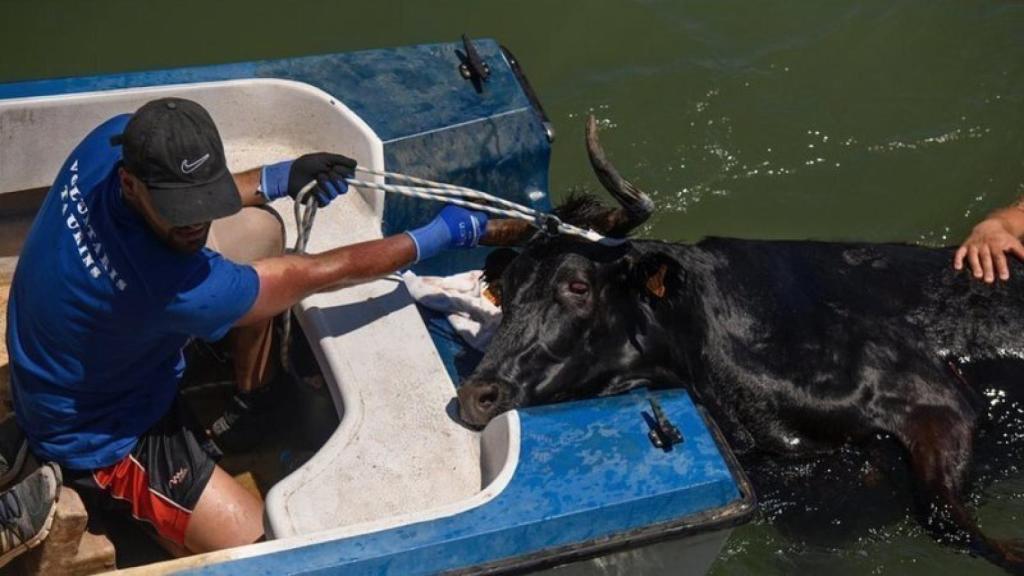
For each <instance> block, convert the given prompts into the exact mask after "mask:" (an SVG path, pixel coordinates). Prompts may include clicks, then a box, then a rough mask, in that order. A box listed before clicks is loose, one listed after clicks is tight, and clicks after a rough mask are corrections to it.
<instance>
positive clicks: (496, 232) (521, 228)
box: [480, 218, 537, 246]
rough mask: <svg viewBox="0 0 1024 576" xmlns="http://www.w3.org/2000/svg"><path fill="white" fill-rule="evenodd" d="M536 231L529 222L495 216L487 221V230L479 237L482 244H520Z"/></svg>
mask: <svg viewBox="0 0 1024 576" xmlns="http://www.w3.org/2000/svg"><path fill="white" fill-rule="evenodd" d="M535 232H537V229H536V228H534V227H533V226H532V225H531V224H530V222H527V221H525V220H515V219H512V218H495V219H493V220H491V221H489V222H488V223H487V232H485V233H484V237H483V238H481V239H480V243H481V244H483V245H484V246H521V245H523V244H525V243H526V241H527V240H529V239H530V237H531V236H533V234H534V233H535Z"/></svg>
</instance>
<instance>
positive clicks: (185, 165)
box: [110, 98, 242, 226]
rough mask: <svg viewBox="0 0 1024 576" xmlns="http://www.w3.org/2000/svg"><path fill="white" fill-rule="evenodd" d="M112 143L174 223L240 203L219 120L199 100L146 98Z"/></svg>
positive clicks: (225, 211) (209, 216)
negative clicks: (218, 125) (225, 155)
mask: <svg viewBox="0 0 1024 576" xmlns="http://www.w3.org/2000/svg"><path fill="white" fill-rule="evenodd" d="M110 143H111V144H113V145H115V146H116V145H120V146H122V150H123V153H124V167H125V169H126V170H128V171H129V172H131V173H132V174H134V175H135V176H136V177H138V178H139V179H140V180H142V181H143V182H144V183H145V184H146V188H148V189H149V193H150V196H151V198H152V200H153V206H154V207H155V208H156V210H157V212H159V213H160V215H161V216H162V217H163V218H164V219H165V220H167V221H168V222H169V223H170V224H171V225H172V226H188V225H191V224H198V223H200V222H209V221H210V220H216V219H217V218H223V217H225V216H230V215H232V214H234V213H235V212H238V211H239V210H241V209H242V200H241V198H240V197H239V195H238V187H237V186H235V180H234V178H233V177H232V176H231V172H229V171H228V166H227V162H226V160H225V159H224V144H223V143H222V142H221V140H220V134H219V133H218V132H217V126H216V125H214V123H213V118H210V114H209V113H208V112H207V111H206V109H205V108H203V107H202V106H200V105H199V104H197V103H195V102H193V101H191V100H185V99H184V98H161V99H159V100H153V101H151V102H148V103H146V104H145V105H143V106H142V108H139V109H138V110H137V111H136V112H135V114H134V115H133V116H132V118H131V120H129V121H128V125H127V126H125V129H124V133H123V134H119V135H117V136H114V137H113V138H111V140H110Z"/></svg>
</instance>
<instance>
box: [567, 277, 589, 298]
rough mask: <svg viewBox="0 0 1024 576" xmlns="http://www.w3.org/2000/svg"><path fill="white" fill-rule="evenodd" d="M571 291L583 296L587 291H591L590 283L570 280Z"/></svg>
mask: <svg viewBox="0 0 1024 576" xmlns="http://www.w3.org/2000/svg"><path fill="white" fill-rule="evenodd" d="M569 292H572V293H573V294H576V295H577V296H583V295H584V294H586V293H587V292H590V285H589V284H587V283H586V282H582V281H580V280H573V281H572V282H569Z"/></svg>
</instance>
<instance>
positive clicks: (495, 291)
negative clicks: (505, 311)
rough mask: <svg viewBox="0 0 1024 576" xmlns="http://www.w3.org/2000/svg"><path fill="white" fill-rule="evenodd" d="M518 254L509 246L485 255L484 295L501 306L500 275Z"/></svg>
mask: <svg viewBox="0 0 1024 576" xmlns="http://www.w3.org/2000/svg"><path fill="white" fill-rule="evenodd" d="M518 256H519V252H517V251H515V250H513V249H511V248H498V249H497V250H494V251H492V252H491V253H490V254H488V255H487V260H485V261H484V276H483V280H484V282H486V283H487V291H486V293H485V294H484V296H485V297H486V298H487V299H488V300H490V301H491V303H492V304H494V305H495V306H497V307H499V308H501V288H502V284H503V283H502V280H501V277H502V275H503V274H504V273H505V269H506V268H508V265H509V264H511V263H512V261H513V260H515V259H516V258H517V257H518Z"/></svg>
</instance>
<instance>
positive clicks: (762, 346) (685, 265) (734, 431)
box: [459, 122, 1024, 572]
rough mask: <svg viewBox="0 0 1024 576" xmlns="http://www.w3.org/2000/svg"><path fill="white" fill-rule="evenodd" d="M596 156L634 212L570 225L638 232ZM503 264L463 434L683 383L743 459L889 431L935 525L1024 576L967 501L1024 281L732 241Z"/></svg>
mask: <svg viewBox="0 0 1024 576" xmlns="http://www.w3.org/2000/svg"><path fill="white" fill-rule="evenodd" d="M588 144H589V145H590V146H591V157H592V160H593V161H594V165H595V168H596V169H598V174H599V176H600V177H601V180H602V182H603V183H605V185H606V187H608V188H609V189H610V190H611V191H612V193H613V194H614V195H615V196H616V197H617V198H619V199H620V201H621V202H623V204H624V208H619V209H617V210H611V209H607V208H603V207H600V206H597V205H596V204H595V203H594V202H593V201H592V200H590V199H587V198H577V199H575V200H574V201H571V202H570V205H569V206H563V207H562V208H561V209H560V214H561V215H562V216H563V217H564V218H565V219H567V220H569V221H575V222H576V223H579V224H583V225H590V226H593V227H595V228H598V229H603V230H604V231H605V232H609V233H612V234H618V235H622V234H625V233H628V230H629V229H630V228H632V227H635V226H636V225H637V224H638V223H639V222H641V221H642V220H643V219H644V218H645V217H646V215H644V214H642V212H644V209H646V210H647V212H648V213H649V211H650V209H651V208H652V207H653V206H652V205H651V204H650V202H649V200H647V199H646V197H645V196H643V193H642V192H639V191H638V190H636V189H635V188H633V187H632V186H631V185H629V183H628V182H625V181H624V180H621V178H620V177H619V176H618V174H617V173H615V172H614V169H613V168H611V166H610V165H609V164H607V162H606V161H605V160H604V158H603V154H601V152H600V148H599V146H598V145H597V141H596V132H595V131H594V127H593V122H592V123H591V125H590V129H589V130H588ZM641 204H643V205H642V206H641ZM638 206H640V208H638ZM498 228H501V224H499V225H498V226H496V229H498ZM498 237H501V240H500V241H501V242H502V243H510V242H513V241H515V239H516V238H518V240H519V241H522V236H521V235H520V236H518V237H515V235H514V234H511V233H509V232H508V231H507V230H502V231H500V232H495V234H494V235H493V237H492V238H491V239H492V240H494V239H495V238H498ZM495 243H497V242H495ZM506 260H507V261H506V262H504V263H503V264H501V265H500V266H496V265H492V266H490V267H489V269H488V270H487V275H488V277H490V278H492V279H493V280H494V281H495V282H496V284H497V286H498V287H500V293H501V305H502V308H503V313H504V316H503V319H502V323H501V326H500V328H499V329H498V332H497V334H496V335H495V337H494V340H493V341H492V343H491V345H490V348H489V349H488V351H487V353H486V355H485V356H484V358H483V360H482V361H481V362H480V364H479V366H478V367H477V369H476V370H475V372H474V373H473V374H472V376H471V377H470V378H468V379H467V381H466V382H464V383H463V385H462V387H461V388H460V390H459V403H460V415H461V417H462V419H463V420H464V421H465V422H467V423H468V424H471V425H474V426H482V425H484V424H486V423H487V422H488V421H489V420H490V419H491V418H493V417H494V416H495V415H497V414H498V413H500V412H503V411H505V410H508V409H512V408H516V407H522V406H530V405H536V404H545V403H552V402H558V401H564V400H571V399H578V398H585V397H593V396H600V395H607V394H615V393H618V392H623V391H625V390H628V389H630V388H634V387H637V386H664V385H672V386H684V387H686V388H687V389H689V390H690V391H691V393H692V394H693V395H694V397H695V398H696V399H697V400H698V401H699V402H701V403H703V404H704V405H705V406H706V407H707V408H708V409H709V410H710V412H711V414H712V415H713V417H714V418H715V419H716V421H717V422H718V423H719V425H720V426H721V427H722V428H723V430H724V431H725V433H726V435H727V437H728V438H729V440H730V443H731V444H732V446H733V448H734V449H736V450H737V451H738V452H740V453H752V452H753V453H761V454H770V455H778V456H786V457H805V456H811V455H817V454H822V453H827V452H833V451H836V450H838V449H840V448H841V447H843V446H844V445H847V444H851V443H854V444H856V443H859V442H863V441H866V440H868V439H870V438H873V437H876V436H878V435H880V434H881V435H887V436H889V437H891V438H893V439H895V440H896V441H897V442H898V443H899V444H900V445H902V447H903V448H904V450H905V457H906V461H907V462H908V463H909V466H910V472H911V475H912V477H913V480H914V483H915V496H916V497H917V500H918V501H919V502H920V504H921V507H920V508H919V510H920V511H921V512H922V513H923V514H926V515H927V517H928V521H927V522H926V523H925V524H926V526H927V527H928V528H929V529H930V530H931V531H932V532H933V533H934V534H936V535H938V536H942V537H944V538H943V539H949V538H946V537H953V538H952V540H953V541H956V542H959V543H960V544H962V545H965V546H967V547H968V548H969V549H970V550H972V551H974V552H976V553H978V554H981V555H983V556H985V557H986V558H988V559H990V560H992V561H993V562H996V563H998V564H1000V565H1002V566H1003V567H1005V568H1008V569H1011V570H1013V571H1015V572H1024V546H1022V545H1021V543H1020V542H1019V541H1015V540H1014V541H1007V540H996V539H993V538H990V537H988V536H986V535H985V534H983V533H982V531H981V530H980V529H979V527H978V525H977V522H976V521H975V520H974V518H973V515H972V514H971V513H970V512H969V511H968V509H967V508H966V507H965V504H964V501H963V492H964V487H965V483H966V482H967V480H968V473H969V468H970V464H971V461H972V452H973V444H974V438H975V435H976V433H977V430H978V426H979V422H980V421H982V420H983V416H984V412H985V407H986V406H987V405H988V401H987V400H988V399H987V398H986V397H985V396H984V388H985V387H986V386H987V385H988V383H986V382H978V381H972V379H971V377H970V374H971V373H970V371H969V370H966V369H967V368H968V367H969V366H970V365H971V364H977V363H982V362H995V363H1003V364H1005V368H1006V369H1007V370H1008V371H1009V374H1010V377H1011V378H1012V379H1014V380H1018V381H1019V380H1020V376H1024V362H1021V361H1020V360H1021V359H1022V358H1024V270H1021V269H1020V268H1019V267H1017V268H1015V269H1014V270H1013V272H1014V273H1013V274H1012V275H1011V280H1010V281H1009V282H1007V283H1002V284H997V285H995V286H989V285H986V284H982V283H979V282H977V281H972V280H971V279H969V278H968V275H967V274H966V273H960V274H956V273H954V272H953V271H952V269H951V261H952V251H951V250H950V249H946V248H925V247H916V246H908V245H899V244H864V243H828V242H810V241H752V240H736V239H725V238H709V239H706V240H704V241H702V242H699V243H697V244H695V245H686V244H676V243H665V242H658V241H641V240H634V241H631V242H628V243H626V244H624V245H621V246H617V247H611V246H602V245H597V244H588V243H585V242H579V241H573V240H571V239H566V238H543V237H534V238H533V239H531V240H530V241H528V242H526V244H525V247H524V248H523V250H522V251H521V252H519V253H518V254H517V255H514V256H509V257H508V258H507V259H506ZM965 370H966V371H965Z"/></svg>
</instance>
